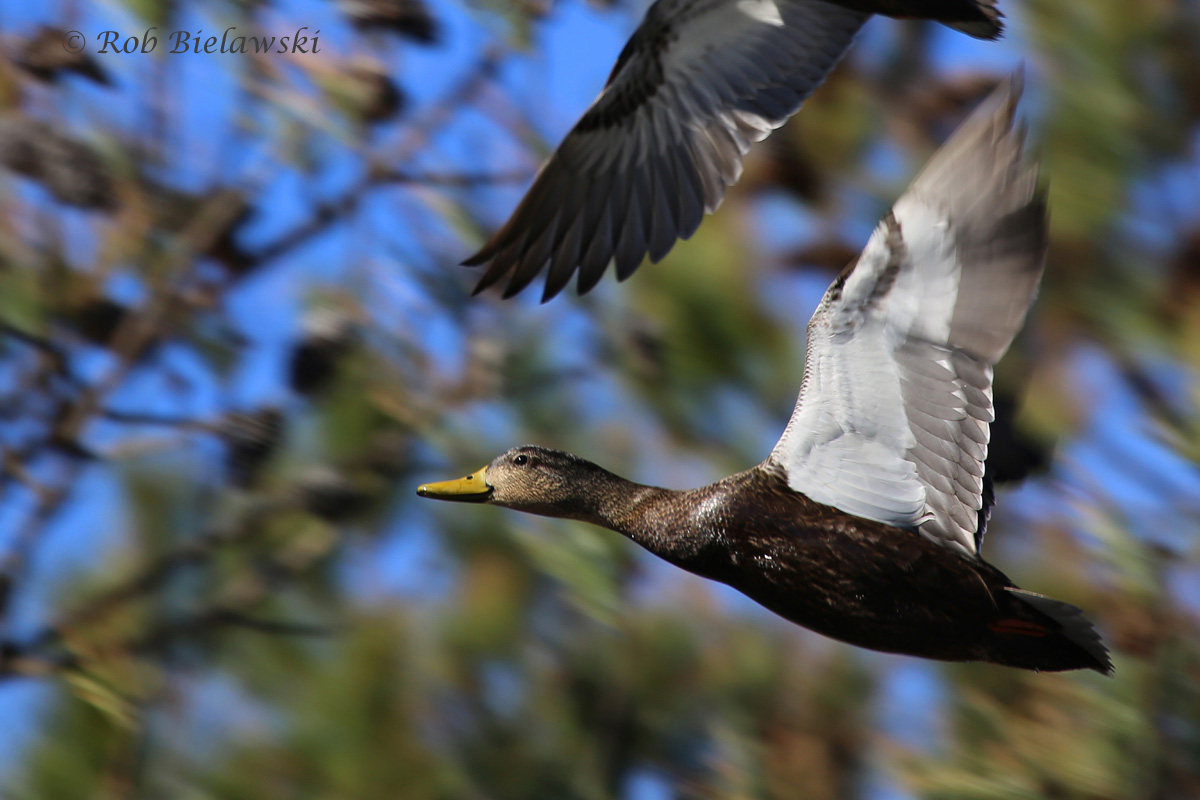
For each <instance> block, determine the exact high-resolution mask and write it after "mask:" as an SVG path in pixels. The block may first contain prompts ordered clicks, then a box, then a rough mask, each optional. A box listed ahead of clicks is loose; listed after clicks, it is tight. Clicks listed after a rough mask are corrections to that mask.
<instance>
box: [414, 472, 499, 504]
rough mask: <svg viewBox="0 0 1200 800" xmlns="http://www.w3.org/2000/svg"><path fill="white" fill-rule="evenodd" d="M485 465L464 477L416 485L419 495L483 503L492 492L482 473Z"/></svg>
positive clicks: (437, 498)
mask: <svg viewBox="0 0 1200 800" xmlns="http://www.w3.org/2000/svg"><path fill="white" fill-rule="evenodd" d="M486 474H487V467H483V468H482V469H480V470H479V471H478V472H472V473H471V474H470V475H468V476H466V477H465V478H459V479H457V480H453V481H441V482H440V483H426V484H424V485H422V486H418V487H417V494H419V495H420V496H421V497H432V498H433V499H434V500H453V501H457V502H459V503H483V502H486V501H487V499H488V497H490V496H491V494H492V487H490V486H488V485H487V481H486V480H485V479H484V475H486Z"/></svg>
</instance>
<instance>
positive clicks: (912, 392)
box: [417, 78, 1112, 673]
mask: <svg viewBox="0 0 1200 800" xmlns="http://www.w3.org/2000/svg"><path fill="white" fill-rule="evenodd" d="M1019 94H1020V86H1019V82H1018V81H1017V79H1015V78H1014V79H1012V80H1010V81H1007V82H1005V83H1004V84H1002V85H1001V86H1000V88H998V89H997V90H996V92H995V93H994V94H993V96H992V97H991V98H990V99H989V100H988V101H987V102H986V103H985V105H984V106H983V107H981V108H980V109H979V110H978V111H976V112H975V114H974V115H972V117H971V118H969V119H968V120H967V122H965V123H964V124H963V126H962V127H961V128H960V129H959V130H958V131H957V132H956V133H955V134H954V135H953V136H952V137H951V138H950V139H949V140H948V141H947V142H946V144H945V145H944V146H943V147H942V148H941V150H939V151H938V153H937V154H936V155H935V156H934V157H933V159H932V160H931V161H930V162H929V164H928V165H927V166H926V167H925V169H924V170H923V171H922V172H921V174H920V175H919V176H918V177H917V178H916V180H915V181H914V182H913V184H912V186H911V187H910V188H909V189H908V191H907V192H906V193H905V194H904V195H903V196H901V197H900V199H899V200H898V201H897V202H896V204H895V206H893V208H892V210H891V212H890V213H889V214H888V215H887V216H886V218H885V219H884V220H883V221H882V222H881V223H880V224H879V225H878V227H877V228H876V229H875V231H874V233H873V235H872V236H871V238H870V240H869V241H868V242H867V245H866V247H865V249H864V250H863V251H862V253H861V255H860V256H859V257H858V259H857V260H856V261H854V262H853V263H851V264H850V265H849V266H848V267H847V268H846V269H845V270H844V271H843V272H842V274H841V275H839V276H838V278H837V279H836V280H835V281H834V282H833V285H832V286H830V287H829V290H828V291H827V292H826V293H825V296H824V298H823V299H822V301H821V303H820V304H819V306H818V307H817V310H816V312H815V313H814V314H813V316H812V319H811V321H810V322H809V324H808V342H807V354H806V357H805V368H804V378H803V382H802V383H801V387H800V395H799V399H798V400H797V402H796V406H795V410H794V411H793V413H792V416H791V419H790V421H789V422H788V424H787V428H786V430H785V431H784V433H783V436H782V438H780V440H779V442H778V443H777V444H776V445H775V448H774V449H773V450H772V451H771V454H770V455H769V456H768V457H767V459H766V460H765V461H763V462H762V463H761V464H759V465H757V466H755V467H753V468H751V469H748V470H746V471H745V472H741V473H738V474H736V475H732V476H730V477H728V478H725V479H723V480H720V481H717V482H716V483H714V484H711V485H709V486H704V487H702V488H699V489H692V490H688V491H676V490H671V489H662V488H658V487H654V486H644V485H640V484H636V483H633V482H631V481H628V480H625V479H624V478H621V477H619V476H617V475H614V474H613V473H611V472H608V471H607V470H604V469H602V468H601V467H599V466H597V465H595V464H593V463H591V462H588V461H585V460H583V459H581V458H579V457H577V456H574V455H570V454H568V453H563V452H559V451H555V450H549V449H546V448H543V447H536V446H523V447H517V448H514V449H512V450H509V451H508V452H506V453H504V454H502V455H500V456H499V457H497V458H496V459H495V460H494V461H492V462H491V463H490V464H488V465H487V466H486V467H484V468H483V469H481V470H479V471H478V472H475V473H474V474H472V475H468V476H466V477H464V478H461V479H459V480H453V481H445V482H442V483H431V484H426V485H424V486H421V487H420V488H419V489H418V490H417V493H418V494H419V495H421V496H422V497H430V498H436V499H440V500H453V501H460V502H478V503H491V504H494V505H498V506H504V507H506V508H512V509H517V510H520V511H527V512H530V513H533V514H540V515H543V516H550V517H564V518H567V519H576V520H583V521H586V522H591V523H594V524H596V525H601V526H603V527H606V528H610V529H612V530H615V531H617V532H619V533H622V534H624V535H625V536H628V537H629V538H630V539H632V540H634V541H635V542H637V543H638V544H640V545H641V546H643V547H644V548H646V549H647V550H649V551H650V552H652V553H654V554H655V555H658V556H660V557H661V558H663V559H666V560H667V561H669V562H670V563H672V564H675V565H676V566H679V567H682V568H683V569H686V570H688V571H690V572H693V573H696V574H698V575H701V576H704V577H706V578H711V579H713V580H716V581H720V582H722V583H725V584H728V585H730V586H732V587H734V588H735V589H738V590H740V591H741V592H743V593H744V594H746V595H747V596H749V597H750V598H752V599H753V600H755V601H757V602H759V603H761V604H762V605H763V606H766V607H767V608H769V609H770V610H772V611H774V612H775V613H777V614H779V615H780V616H783V617H785V618H786V619H788V620H791V621H792V622H794V623H796V624H799V625H802V626H804V627H807V628H810V629H812V630H815V631H817V632H819V633H822V634H825V635H827V636H830V637H833V638H835V639H840V640H842V641H845V642H849V643H851V644H855V645H859V646H861V647H867V648H871V649H875V650H882V651H887V652H894V653H906V654H909V655H914V656H922V657H925V658H933V659H941V660H948V661H975V660H979V661H991V662H995V663H998V664H1006V665H1008V666H1013V667H1023V668H1026V669H1033V670H1069V669H1082V668H1088V669H1093V670H1096V671H1099V672H1103V673H1111V671H1112V664H1111V662H1110V660H1109V658H1108V654H1107V651H1106V650H1105V648H1104V646H1103V645H1102V644H1101V642H1100V638H1099V636H1098V635H1097V634H1096V632H1095V631H1094V630H1093V628H1092V626H1091V625H1090V624H1089V623H1088V621H1087V620H1085V619H1084V618H1083V616H1082V613H1081V612H1080V610H1079V609H1078V608H1076V607H1074V606H1071V605H1068V604H1067V603H1064V602H1061V601H1058V600H1053V599H1051V598H1048V597H1044V596H1042V595H1039V594H1034V593H1032V592H1028V591H1025V590H1023V589H1019V588H1017V587H1016V586H1014V585H1013V583H1012V581H1010V580H1009V579H1008V577H1007V576H1005V575H1004V574H1003V573H1002V572H1001V571H1000V570H998V569H996V568H995V567H993V566H991V565H990V564H988V563H987V562H986V561H984V560H983V559H982V557H981V556H980V552H979V550H980V546H981V544H982V541H983V534H984V530H985V527H986V524H987V520H988V515H989V512H990V509H991V504H992V493H991V487H990V484H989V482H988V480H987V479H986V478H985V474H984V461H985V459H986V457H987V450H988V440H989V423H990V422H991V420H992V418H993V407H992V366H993V364H995V362H996V361H997V360H999V358H1000V357H1001V356H1002V355H1003V354H1004V352H1005V350H1007V349H1008V346H1009V344H1010V343H1011V342H1012V339H1013V336H1014V335H1015V334H1016V332H1017V330H1018V329H1019V328H1020V326H1021V324H1022V322H1023V320H1024V318H1025V314H1026V312H1027V310H1028V308H1029V306H1030V304H1031V303H1032V301H1033V297H1034V294H1035V293H1036V290H1037V285H1038V281H1039V279H1040V277H1041V273H1042V265H1043V261H1044V258H1045V253H1046V243H1047V232H1046V226H1047V223H1046V208H1045V199H1044V195H1043V192H1042V191H1041V190H1040V189H1039V188H1038V185H1037V184H1038V177H1037V166H1036V164H1031V163H1028V162H1027V160H1026V159H1025V157H1024V155H1023V140H1024V134H1023V130H1022V128H1021V126H1020V125H1014V115H1015V107H1016V104H1017V101H1018V99H1019Z"/></svg>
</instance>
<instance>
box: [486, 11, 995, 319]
mask: <svg viewBox="0 0 1200 800" xmlns="http://www.w3.org/2000/svg"><path fill="white" fill-rule="evenodd" d="M995 2H996V0H831V1H830V2H824V0H657V2H655V3H654V4H653V5H652V6H650V9H649V10H648V11H647V12H646V17H645V19H643V20H642V23H641V25H640V26H638V29H637V30H636V31H635V32H634V34H633V36H632V37H631V38H630V39H629V42H628V43H627V44H626V45H625V49H624V50H622V51H621V55H620V57H619V58H618V59H617V64H616V66H615V67H613V71H612V74H611V75H610V76H609V78H608V83H607V84H606V86H605V88H604V90H603V91H602V92H601V93H600V96H599V97H598V98H596V100H595V102H593V103H592V105H591V107H590V108H589V109H588V110H587V111H586V112H585V113H584V115H583V117H582V118H581V119H580V120H579V122H578V123H576V125H575V127H574V129H572V131H571V132H570V133H569V134H567V137H566V139H564V140H563V142H562V144H561V145H559V147H558V150H557V151H555V153H554V154H553V155H552V156H551V157H550V158H549V160H548V161H547V162H546V163H545V164H544V165H543V166H542V168H541V170H540V171H539V172H538V174H537V177H536V178H535V179H534V181H533V186H532V187H531V188H530V189H529V191H528V192H527V193H526V195H525V197H524V199H523V200H521V202H520V204H519V205H518V206H517V209H516V210H515V211H514V212H513V214H512V217H511V218H509V220H508V222H506V223H505V224H504V225H503V227H501V228H500V230H499V231H497V232H496V234H495V235H494V236H492V238H491V239H490V240H489V241H488V242H487V243H486V244H485V245H484V246H483V247H482V248H481V249H480V250H479V252H477V253H476V254H475V255H473V256H471V257H470V258H468V259H467V260H466V261H465V262H463V263H464V264H466V265H468V266H486V271H485V272H484V274H483V276H482V277H481V278H480V280H479V284H478V285H477V286H476V288H475V293H476V294H478V293H479V292H481V291H483V290H484V289H486V288H487V287H489V286H492V285H493V284H496V283H498V282H500V281H502V280H503V279H504V278H505V276H507V277H508V284H507V286H506V287H505V289H504V296H505V297H511V296H512V295H515V294H516V293H517V292H520V291H521V290H522V289H523V288H525V287H526V286H528V285H529V283H530V282H531V281H533V279H534V278H536V277H537V275H538V274H539V273H541V272H542V271H545V273H546V283H545V289H544V290H543V292H542V301H543V302H545V301H546V300H549V299H550V298H552V297H554V296H555V295H556V294H558V293H559V292H560V291H562V289H563V287H565V286H566V285H567V283H568V282H570V280H571V276H572V275H575V274H576V273H578V276H579V277H578V280H577V283H576V286H577V289H578V291H579V293H580V294H584V293H586V292H588V291H590V290H591V289H592V288H593V287H594V286H595V285H596V284H597V283H598V282H599V280H600V278H601V276H602V275H603V274H604V271H605V270H606V269H607V268H608V264H609V263H610V262H613V263H615V268H616V273H617V280H624V279H625V278H628V277H629V276H630V275H631V274H632V273H633V271H634V270H635V269H637V267H638V266H639V265H640V264H641V263H642V261H643V259H644V258H645V257H646V256H647V255H649V256H650V260H651V261H654V262H657V261H659V260H660V259H662V258H663V257H664V256H665V255H666V254H667V252H668V251H670V249H671V248H672V247H673V246H674V245H675V242H676V240H678V239H681V238H682V239H686V238H688V237H689V236H691V235H692V234H693V233H695V231H696V228H697V227H699V225H700V221H701V220H702V219H703V217H704V215H705V214H708V213H711V212H713V211H714V210H716V208H717V206H719V205H720V204H721V199H722V198H723V197H724V195H725V187H726V186H731V185H733V184H734V183H735V182H736V181H737V179H738V178H739V177H740V176H741V172H742V157H743V156H744V155H745V154H746V152H747V151H748V150H749V149H750V145H751V144H753V143H754V142H757V141H761V140H762V139H764V138H766V136H767V135H768V134H769V133H770V132H771V131H773V130H775V129H776V128H778V127H779V126H781V125H782V124H783V123H784V122H786V121H787V119H788V117H790V116H791V115H792V114H794V113H796V111H797V109H799V108H800V104H801V103H803V102H804V100H805V99H806V98H807V97H808V96H809V95H810V94H812V92H813V90H815V89H816V88H817V87H818V86H819V85H820V84H821V82H822V81H824V80H825V76H826V75H827V74H828V73H829V71H830V70H832V69H833V67H834V66H835V65H836V64H837V62H838V60H839V59H840V58H841V57H842V54H843V53H845V51H846V49H847V48H848V47H849V46H850V42H851V40H852V39H853V38H854V35H855V34H856V33H857V32H858V29H859V28H861V27H862V25H863V23H864V22H866V21H867V19H868V18H869V17H870V16H871V15H872V14H886V15H889V16H893V17H916V18H923V19H932V20H937V21H939V22H942V23H944V24H946V25H949V26H951V27H953V28H957V29H959V30H961V31H963V32H965V33H967V34H970V35H971V36H975V37H977V38H981V39H994V38H996V37H998V36H999V35H1000V33H1001V31H1002V30H1003V26H1002V24H1001V22H1000V17H1001V15H1000V12H999V11H998V10H997V9H996V8H995Z"/></svg>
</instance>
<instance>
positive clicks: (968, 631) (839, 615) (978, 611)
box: [693, 528, 1011, 661]
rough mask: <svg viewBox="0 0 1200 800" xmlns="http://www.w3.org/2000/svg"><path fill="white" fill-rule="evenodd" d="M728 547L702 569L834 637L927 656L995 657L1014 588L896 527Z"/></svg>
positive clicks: (742, 541) (985, 568)
mask: <svg viewBox="0 0 1200 800" xmlns="http://www.w3.org/2000/svg"><path fill="white" fill-rule="evenodd" d="M721 549H722V550H723V551H724V552H723V553H722V554H721V556H718V557H715V558H713V557H711V554H710V558H706V559H705V561H706V562H707V563H706V564H704V565H702V567H701V569H699V570H693V571H696V572H698V573H700V574H702V575H705V576H706V577H710V578H713V579H715V580H718V581H721V582H722V583H726V584H728V585H730V586H732V587H734V588H735V589H738V590H739V591H741V592H743V593H744V594H746V595H747V596H748V597H750V598H751V599H753V600H755V601H757V602H758V603H760V604H762V605H763V606H765V607H767V608H769V609H770V610H771V611H774V612H775V613H777V614H779V615H780V616H782V617H784V618H785V619H788V620H790V621H792V622H794V623H796V624H798V625H802V626H804V627H806V628H809V629H811V630H814V631H817V632H818V633H822V634H824V635H826V636H829V637H831V638H834V639H839V640H841V641H844V642H848V643H850V644H855V645H858V646H860V647H867V648H870V649H873V650H883V651H886V652H894V653H906V654H909V655H915V656H922V657H925V658H936V659H942V660H951V661H970V660H980V659H989V642H990V640H991V639H992V637H993V634H992V631H991V630H990V629H989V624H991V623H994V622H995V620H996V619H997V618H998V616H1000V614H1001V611H1000V608H999V605H1000V604H1003V605H1007V601H1008V598H1007V597H1005V596H1003V595H1004V594H1005V592H1004V587H1005V586H1007V585H1011V583H1010V582H1009V581H1008V579H1007V578H1006V577H1005V576H1004V575H1003V573H1001V572H1000V571H999V570H997V569H995V568H994V567H991V566H990V565H988V564H986V563H984V562H982V561H973V560H969V559H967V558H965V557H963V556H960V555H958V554H956V553H953V552H951V551H949V550H947V549H946V548H943V547H941V546H939V545H937V544H934V543H933V542H929V541H928V540H926V539H924V538H923V537H922V536H920V535H919V534H916V533H910V532H908V531H902V530H897V529H894V528H893V529H890V530H888V531H887V533H886V535H885V536H882V537H877V536H861V535H854V536H847V535H844V534H841V533H831V534H830V535H827V536H821V535H817V536H803V537H797V536H786V537H744V538H736V539H734V540H733V541H728V540H727V541H726V543H725V546H724V547H722V548H721ZM997 595H1000V596H997Z"/></svg>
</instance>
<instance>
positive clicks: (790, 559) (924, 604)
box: [492, 446, 1111, 673]
mask: <svg viewBox="0 0 1200 800" xmlns="http://www.w3.org/2000/svg"><path fill="white" fill-rule="evenodd" d="M520 451H523V452H526V453H528V454H530V455H531V457H533V458H535V459H537V460H545V461H548V462H554V461H557V460H558V459H560V458H564V457H565V458H570V459H572V460H573V459H574V457H573V456H567V455H566V454H559V453H555V452H553V451H547V450H544V449H542V448H534V447H529V446H526V447H523V448H520ZM563 471H564V472H569V473H574V475H573V479H577V480H579V481H581V482H583V483H586V485H588V486H589V493H588V496H587V497H586V498H585V497H584V496H582V495H579V496H577V499H578V502H577V503H576V502H573V503H569V504H567V505H563V504H561V503H554V504H553V505H549V504H548V505H546V506H544V507H530V506H529V505H528V504H526V503H523V504H522V509H523V510H526V511H532V512H533V513H540V514H543V515H546V516H556V517H567V518H572V519H579V520H584V521H587V522H592V523H595V524H598V525H602V526H604V527H606V528H610V529H612V530H615V531H618V532H619V533H622V534H624V535H625V536H627V537H629V538H630V539H632V540H633V541H635V542H637V543H638V544H640V545H641V546H642V547H644V548H646V549H647V550H649V551H650V552H651V553H654V554H655V555H657V556H659V557H661V558H663V559H665V560H666V561H669V562H670V563H672V564H674V565H675V566H678V567H681V568H682V569H685V570H687V571H689V572H692V573H695V574H696V575H700V576H702V577H705V578H710V579H712V580H715V581H720V582H721V583H724V584H727V585H728V586H732V587H733V588H735V589H737V590H738V591H740V592H742V593H743V594H745V595H746V596H747V597H749V598H751V599H752V600H754V601H756V602H758V603H760V604H761V605H763V606H765V607H766V608H768V609H770V610H771V611H773V612H775V613H776V614H778V615H780V616H781V617H783V618H785V619H787V620H789V621H791V622H794V623H796V624H798V625H802V626H804V627H805V628H809V629H811V630H814V631H817V632H818V633H821V634H824V635H826V636H829V637H831V638H833V639H838V640H840V641H843V642H847V643H850V644H854V645H858V646H860V647H866V648H870V649H872V650H881V651H884V652H890V653H904V654H907V655H912V656H920V657H923V658H932V659H938V660H942V661H991V662H994V663H997V664H1004V665H1007V666H1011V667H1021V668H1024V669H1033V670H1045V671H1058V670H1068V669H1094V670H1097V671H1099V672H1105V673H1107V672H1109V671H1111V664H1110V662H1109V661H1108V658H1107V656H1106V655H1105V653H1104V648H1103V646H1102V645H1101V644H1100V640H1099V637H1098V636H1096V634H1095V633H1094V631H1092V629H1091V627H1090V625H1088V624H1087V623H1086V621H1084V620H1083V618H1082V616H1080V615H1079V612H1078V609H1075V608H1074V606H1070V605H1068V604H1066V603H1060V602H1058V601H1055V600H1051V599H1049V598H1045V597H1042V596H1040V595H1036V594H1033V593H1028V592H1023V591H1021V590H1019V589H1017V588H1016V587H1015V586H1014V584H1013V582H1012V581H1011V580H1009V579H1008V577H1007V576H1006V575H1005V574H1004V573H1003V572H1001V571H1000V570H998V569H996V568H995V567H993V566H992V565H990V564H988V563H987V562H986V561H984V560H983V559H981V558H978V557H975V556H967V555H963V554H960V553H958V552H956V551H954V550H951V549H949V548H947V547H945V546H944V545H941V544H938V543H937V542H934V541H933V540H931V539H929V538H927V537H925V536H923V535H921V534H920V533H919V532H918V531H916V530H907V529H904V528H897V527H894V526H891V525H885V524H882V523H879V522H873V521H871V520H867V519H862V518H860V517H856V516H853V515H850V514H846V513H844V512H842V511H839V510H837V509H836V508H832V507H830V506H826V505H823V504H821V503H817V502H815V501H813V500H810V499H809V498H807V497H805V496H804V495H802V494H798V493H796V492H794V491H792V490H790V489H789V488H788V486H787V484H786V483H785V482H784V480H783V479H782V478H781V477H780V476H777V475H775V474H772V472H771V471H770V469H769V468H768V467H765V466H763V465H760V466H758V467H755V468H753V469H750V470H747V471H745V472H740V473H738V474H736V475H731V476H730V477H728V478H725V479H723V480H721V481H718V482H716V483H713V484H710V485H708V486H704V487H701V488H698V489H691V490H686V491H675V490H670V489H660V488H656V487H648V486H642V485H639V484H635V483H631V482H629V481H627V480H625V479H624V478H621V477H619V476H617V475H614V474H612V473H609V472H607V471H606V470H603V469H601V468H600V467H598V466H595V465H593V464H590V463H589V462H586V461H583V460H582V459H580V460H579V461H578V462H577V463H576V464H573V465H571V466H570V467H568V468H565V469H564V470H563ZM492 502H497V504H504V503H503V501H502V500H493V501H492ZM1047 611H1050V612H1051V613H1047Z"/></svg>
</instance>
